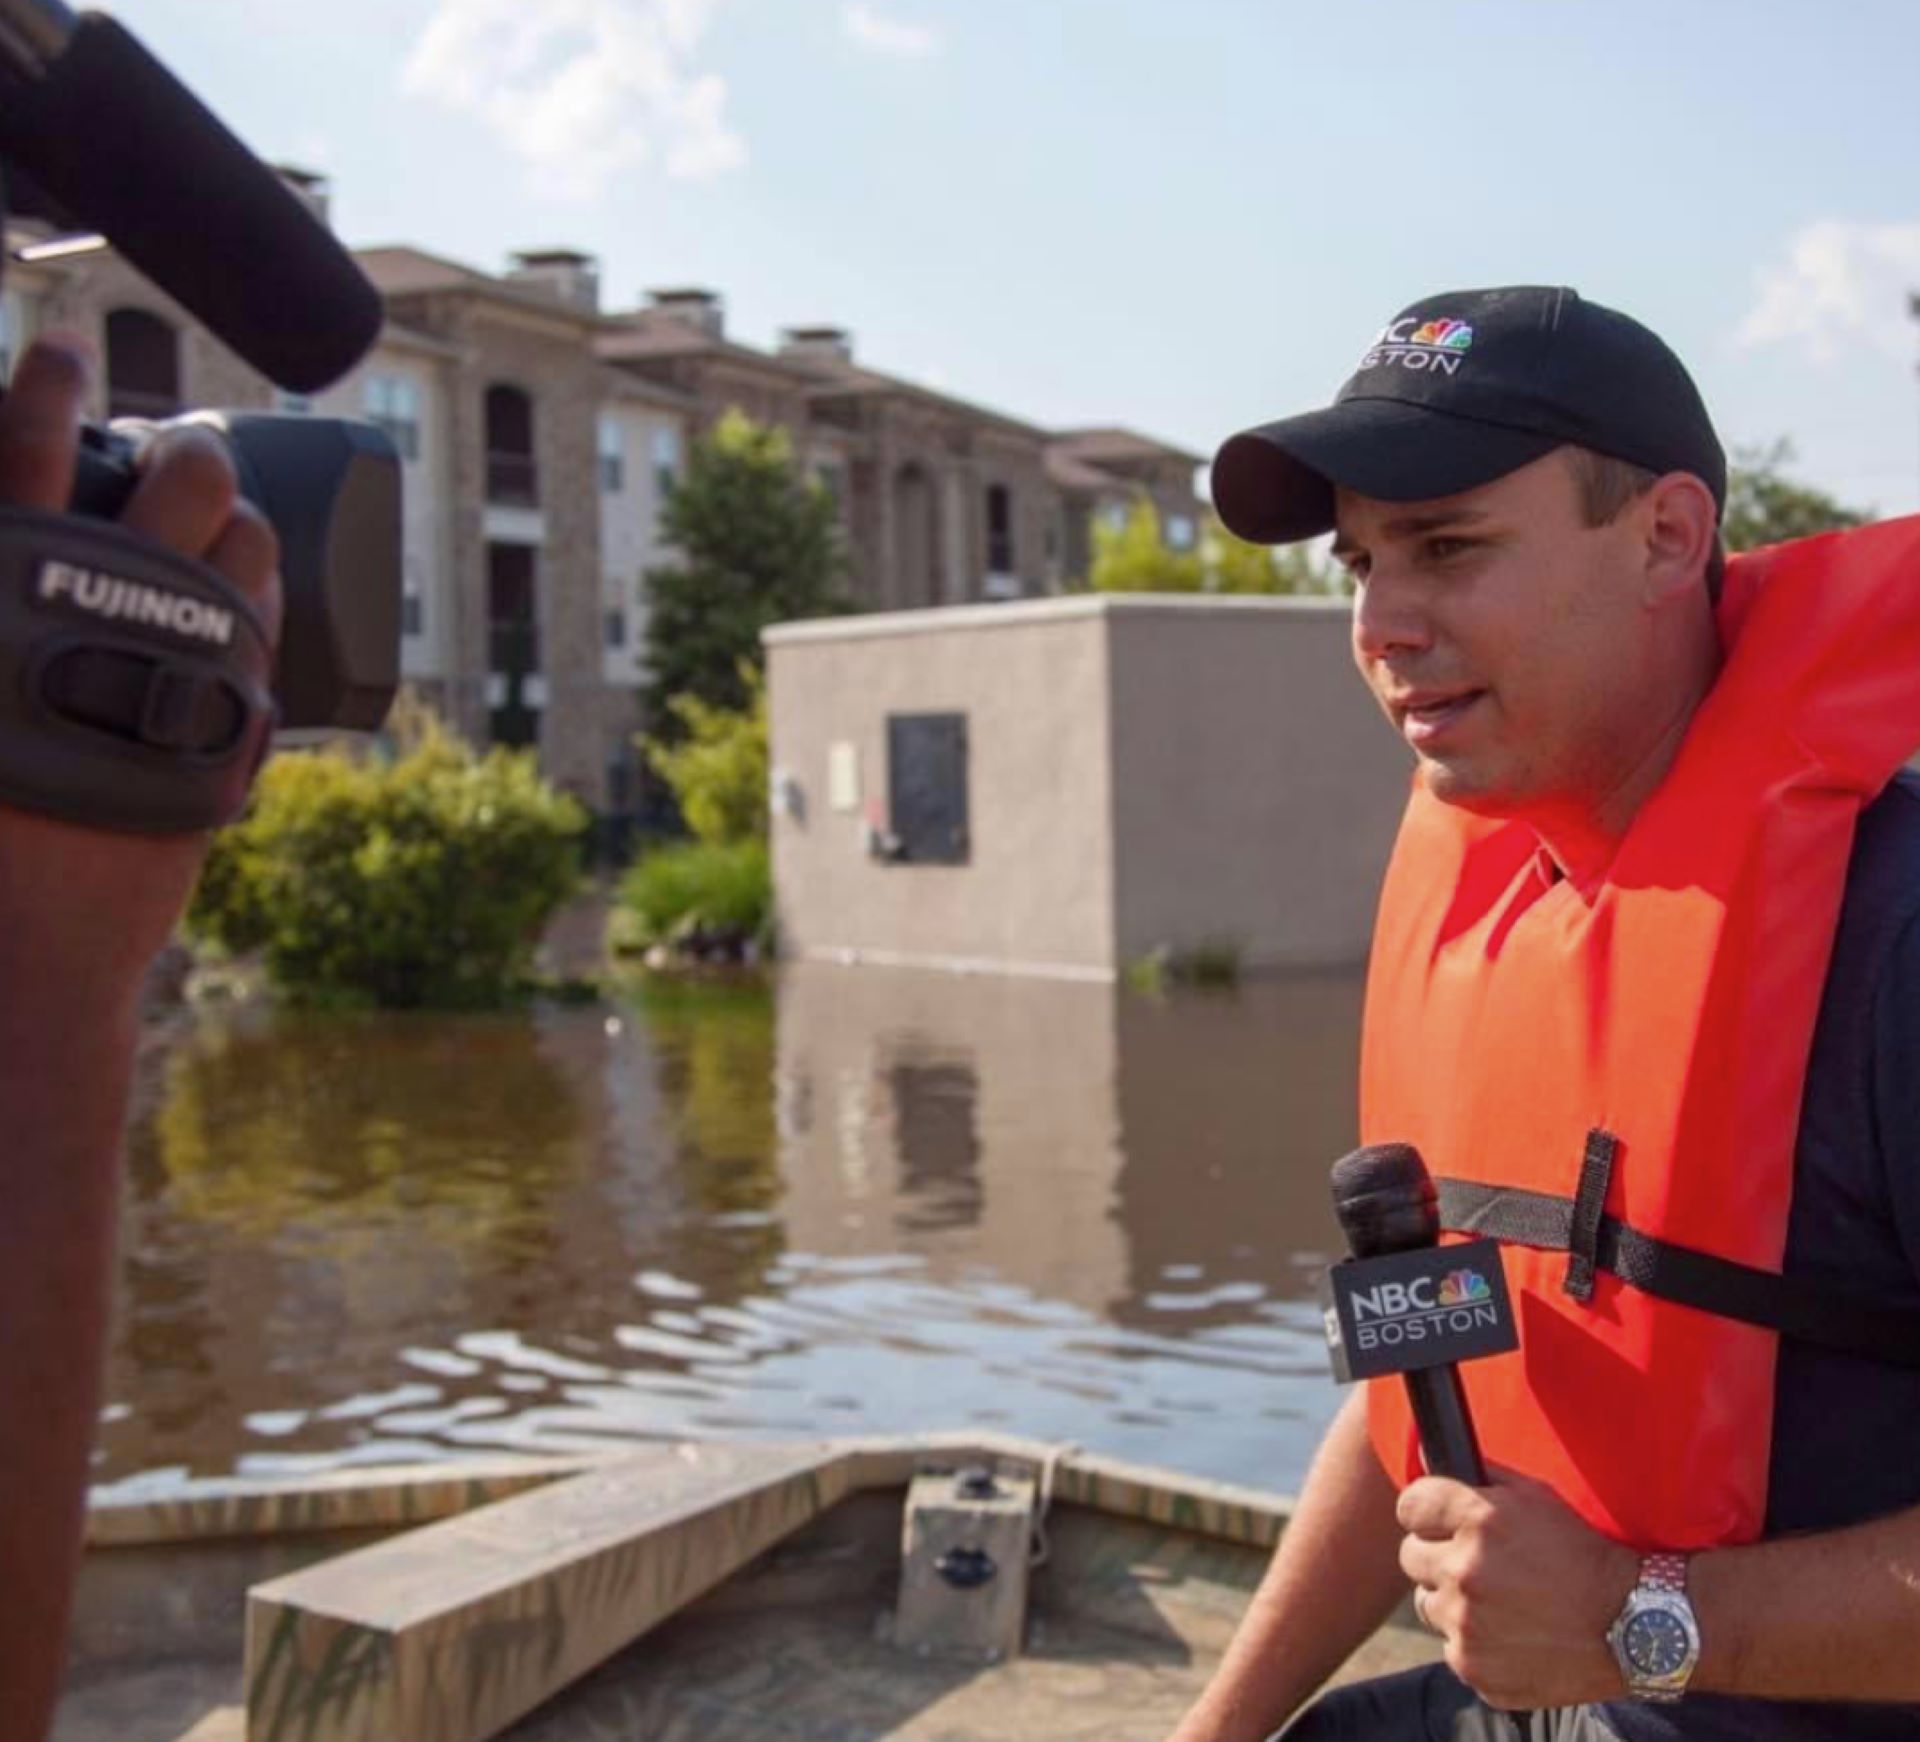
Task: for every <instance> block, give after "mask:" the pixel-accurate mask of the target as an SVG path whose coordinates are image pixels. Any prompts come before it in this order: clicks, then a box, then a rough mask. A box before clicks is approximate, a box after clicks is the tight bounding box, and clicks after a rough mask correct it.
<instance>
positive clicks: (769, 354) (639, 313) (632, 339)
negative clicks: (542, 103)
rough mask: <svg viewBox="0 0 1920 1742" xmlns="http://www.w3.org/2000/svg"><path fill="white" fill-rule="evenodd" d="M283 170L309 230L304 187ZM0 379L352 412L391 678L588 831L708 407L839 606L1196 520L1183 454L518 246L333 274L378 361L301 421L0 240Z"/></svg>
mask: <svg viewBox="0 0 1920 1742" xmlns="http://www.w3.org/2000/svg"><path fill="white" fill-rule="evenodd" d="M283 173H284V174H285V175H286V176H287V178H288V180H289V181H290V182H291V183H292V184H293V185H294V186H295V188H296V190H297V191H299V192H300V193H301V194H302V196H303V197H304V198H306V199H307V200H308V201H309V203H310V204H311V205H312V206H313V208H314V209H315V211H316V212H318V213H319V214H320V215H321V216H323V217H324V216H325V215H326V210H327V203H328V190H327V186H326V183H325V182H324V180H323V179H321V178H319V177H317V176H314V175H311V174H309V173H307V172H304V171H297V170H286V171H283ZM6 240H7V248H8V261H7V271H6V279H5V296H4V306H0V365H4V363H5V362H7V361H9V360H10V358H11V356H12V355H13V354H14V353H15V352H17V350H18V348H19V346H20V344H21V343H23V342H24V341H25V340H26V339H27V338H29V337H31V335H32V334H33V332H34V331H36V330H37V329H38V328H40V327H41V326H44V325H60V326H64V327H68V328H77V329H79V330H81V331H83V332H87V333H90V334H91V335H92V336H93V337H94V339H95V342H96V344H97V345H98V346H99V348H100V352H101V356H102V358H103V360H104V364H105V367H104V369H103V372H102V379H101V381H100V383H99V387H98V393H97V398H96V403H95V404H94V406H93V407H92V410H93V413H94V414H95V415H97V416H124V415H134V416H150V417H163V416H169V415H172V414H173V413H174V412H176V411H179V410H181V409H183V408H185V407H187V406H194V405H218V406H227V407H234V408H244V409H259V410H272V409H279V410H283V411H289V412H314V413H318V414H322V415H328V416H338V417H364V418H368V419H371V420H372V421H374V422H376V423H378V424H380V425H381V426H382V427H383V428H385V429H386V430H387V432H388V433H389V435H390V436H391V437H392V438H393V441H394V444H395V446H396V447H397V448H398V450H399V452H400V455H401V459H402V463H403V465H404V468H405V492H404V502H405V524H404V584H405V602H404V614H403V631H404V634H403V641H402V671H403V674H404V676H405V677H406V679H407V681H408V682H409V683H411V684H412V685H414V686H416V687H417V688H418V689H419V690H420V691H421V692H422V694H423V695H424V696H425V697H426V698H427V699H428V700H429V701H431V702H432V703H433V704H434V705H435V706H436V707H437V708H439V709H440V710H441V711H442V712H443V713H444V714H445V715H446V716H447V717H448V718H449V719H450V720H451V721H453V722H454V724H456V725H457V726H458V728H459V729H460V730H461V731H462V732H463V733H464V734H466V735H467V736H468V737H470V738H471V739H473V740H474V741H475V742H478V743H502V744H512V745H533V746H536V747H537V748H538V750H539V753H540V757H541V762H542V765H543V767H544V768H545V770H546V772H547V773H548V775H549V777H550V778H552V779H553V780H555V781H556V782H557V783H558V784H560V785H562V786H564V787H565V788H567V789H568V790H569V791H572V792H574V793H575V794H577V795H578V796H579V797H580V798H582V799H583V800H584V801H586V802H587V803H588V804H589V805H590V806H591V807H592V808H593V809H595V810H596V811H599V812H601V813H603V814H610V815H615V816H618V815H623V814H627V813H629V812H630V811H631V810H632V809H633V807H634V805H635V804H636V803H637V801H638V797H639V794H640V790H641V782H640V778H639V776H640V760H639V756H638V752H637V750H636V748H635V745H634V737H635V735H636V733H637V732H639V731H640V730H641V729H642V727H643V725H644V723H645V722H644V720H643V718H642V710H641V691H642V686H643V684H644V681H645V677H646V667H645V645H646V622H647V596H646V582H645V577H646V574H647V572H648V570H649V569H651V568H655V567H658V566H660V565H661V564H663V563H664V562H667V561H670V560H671V552H670V551H669V550H667V549H666V547H665V546H664V544H663V542H662V537H661V531H660V527H661V514H662V509H663V506H664V503H665V499H666V496H667V494H668V492H669V491H670V490H671V489H672V488H673V484H674V481H675V479H676V478H677V477H678V475H679V473H680V471H681V469H682V467H683V466H684V464H685V459H686V454H687V451H688V448H689V446H690V444H691V443H692V442H693V441H695V440H697V439H698V438H699V436H700V435H701V434H702V433H703V432H704V431H705V430H707V429H709V428H710V427H711V426H712V425H713V423H714V422H715V421H717V420H718V419H719V418H720V417H721V416H723V415H725V413H726V412H727V411H728V410H730V409H733V408H736V407H737V408H738V409H740V410H742V411H744V412H746V413H747V414H748V415H749V416H752V417H754V418H756V419H759V420H761V421H765V422H771V423H776V424H778V425H780V426H781V427H783V428H784V429H786V430H787V431H788V432H789V433H790V434H791V436H792V438H793V442H794V450H795V453H796V455H797V456H798V458H799V459H800V461H801V463H802V464H803V465H804V466H805V467H806V468H807V469H808V470H809V471H810V472H811V473H812V474H813V475H814V476H815V477H816V478H818V479H819V480H820V481H821V483H822V484H823V486H824V487H825V488H827V489H828V490H829V491H830V492H831V493H832V494H833V497H834V499H835V501H836V502H837V503H838V505H839V509H840V516H841V524H842V528H843V531H844V535H845V541H846V548H847V553H848V560H849V568H850V579H851V590H852V592H853V594H854V596H855V598H856V599H857V600H858V601H859V602H861V603H862V604H866V605H871V606H878V607H886V608H893V609H902V608H913V607H925V606H940V605H957V604H967V603H978V602H981V601H987V600H995V599H1014V598H1023V597H1031V596H1035V595H1040V594H1045V593H1050V592H1058V591H1061V590H1062V589H1064V588H1066V587H1069V586H1071V585H1072V584H1073V582H1074V581H1075V580H1076V579H1078V578H1079V577H1081V576H1083V575H1084V573H1085V568H1086V553H1087V550H1088V548H1089V538H1090V534H1089V532H1088V526H1089V524H1090V521H1091V517H1093V516H1094V515H1097V514H1099V513H1103V512H1106V513H1112V512H1116V511H1123V510H1124V505H1125V504H1126V503H1127V502H1128V501H1129V500H1130V499H1131V498H1132V496H1133V495H1134V494H1135V493H1137V492H1139V491H1142V490H1144V491H1146V492H1147V493H1148V494H1150V495H1152V497H1153V499H1154V500H1155V501H1156V503H1159V504H1160V505H1161V512H1162V515H1163V517H1164V519H1165V522H1166V524H1167V525H1168V527H1169V529H1170V531H1174V532H1177V531H1178V529H1179V528H1180V527H1181V526H1183V525H1184V526H1191V525H1192V524H1194V522H1195V521H1196V520H1197V516H1198V514H1199V512H1200V509H1199V505H1198V503H1197V501H1196V499H1195V497H1194V493H1193V475H1194V471H1195V467H1196V464H1197V460H1196V457H1195V456H1193V455H1190V454H1186V453H1183V452H1181V451H1180V450H1179V449H1176V448H1173V447H1170V446H1167V445H1166V444H1162V443H1157V442H1153V441H1151V440H1149V439H1148V438H1145V437H1141V436H1137V435H1132V434H1130V433H1129V432H1126V431H1116V430H1083V431H1074V432H1067V433H1065V434H1064V435H1063V434H1057V433H1055V432H1049V431H1047V430H1045V429H1042V428H1039V427H1038V426H1035V425H1033V424H1029V423H1024V422H1022V421H1020V420H1018V419H1015V418H1011V417H1008V416H1006V415H1004V414H1002V413H999V412H995V411H991V410H987V409H984V408H982V407H978V406H974V405H971V404H969V403H967V402H966V401H964V400H961V399H957V398H954V397H952V396H950V395H947V394H945V393H942V392H936V391H934V390H933V389H931V388H927V387H924V386H921V385H919V384H917V383H914V382H911V381H906V380H903V379H901V378H899V377H896V376H892V375H888V374H885V373H882V372H880V371H878V370H875V369H872V368H869V367H866V366H864V365H863V364H860V363H856V361H855V359H854V353H853V344H852V339H851V336H850V335H849V334H847V333H846V332H845V331H844V330H842V329H839V328H832V327H797V328H793V329H790V330H789V331H788V332H787V333H786V334H785V335H784V336H783V339H782V341H781V342H780V344H779V345H778V347H777V348H775V349H773V350H762V349H759V348H756V347H754V346H750V345H747V344H743V343H741V342H740V341H738V340H737V339H735V338H732V337H730V336H729V335H728V334H727V332H726V330H725V310H724V304H723V302H722V299H721V297H720V296H719V295H718V293H716V292H714V291H711V290H706V289H699V288H686V289H663V290H656V291H653V292H651V293H649V294H648V295H647V296H646V297H645V299H644V301H643V302H642V304H641V306H640V307H638V308H636V309H632V310H629V311H626V312H609V311H607V310H605V309H603V307H602V297H601V287H600V283H599V270H598V265H597V263H596V262H595V260H594V259H593V258H592V257H591V256H589V255H587V254H584V253H581V252H579V251H577V250H572V249H567V248H540V249H529V250H525V251H522V252H519V253H516V254H514V255H513V256H511V258H510V260H509V262H508V265H507V266H506V268H505V270H503V271H501V272H499V273H491V272H484V271H480V270H478V269H476V268H473V267H470V266H466V265H463V264H461V263H459V262H456V261H452V260H447V259H443V258H441V257H439V256H437V255H434V254H432V253H429V252H427V251H426V250H424V249H420V248H415V247H411V246H405V245H397V246H388V247H376V248H366V249H361V250H358V251H357V257H358V259H359V260H360V263H361V265H362V267H363V268H364V269H365V271H366V272H367V275H368V276H369V278H370V279H371V280H372V281H373V283H374V284H375V285H376V286H377V288H378V289H379V290H380V292H381V294H382V296H383V297H384V299H385V302H386V309H387V321H386V324H385V326H384V328H383V330H382V332H381V335H380V339H379V342H378V343H377V344H376V345H375V347H374V348H373V350H372V351H371V352H370V353H369V355H368V356H367V357H366V358H365V359H364V360H363V361H362V362H361V363H360V364H359V365H358V366H357V367H356V368H355V369H354V370H353V372H352V373H351V374H350V375H348V376H347V377H346V378H344V379H343V380H341V381H340V382H338V383H336V384H335V385H334V386H333V387H331V388H329V389H328V390H327V391H326V392H325V393H323V394H320V395H317V396H314V397H313V398H312V399H305V398H301V397H298V396H293V395H288V394H284V393H281V392H278V391H277V390H276V389H275V388H274V387H273V386H272V385H271V384H270V383H269V382H267V381H265V380H264V379H263V378H262V377H260V376H259V375H257V374H255V373H254V372H253V371H252V370H250V369H249V368H247V367H246V365H244V364H242V363H241V362H240V361H239V360H238V359H237V358H235V357H234V356H233V355H232V354H231V353H230V352H228V351H227V350H226V349H225V348H224V347H223V346H221V345H220V344H219V343H218V342H217V341H216V340H214V339H213V338H212V337H211V336H210V335H209V334H207V333H206V332H205V331H204V330H202V329H201V328H200V327H199V326H198V325H197V324H196V323H195V322H194V321H193V320H192V319H191V317H189V316H188V315H187V314H186V312H185V311H184V310H182V309H181V308H180V307H179V306H178V305H177V304H175V303H173V302H172V301H171V300H170V299H169V298H167V297H166V296H164V295H163V294H162V293H160V292H159V291H158V290H156V289H155V288H154V287H153V286H151V285H150V284H148V283H147V281H146V280H145V279H144V278H142V277H141V276H140V275H139V274H138V273H137V272H135V271H134V270H133V269H132V268H131V267H130V266H128V265H127V264H126V263H125V262H124V261H122V260H121V259H119V258H118V257H117V256H116V255H115V254H114V253H113V252H112V250H111V249H109V248H108V247H107V246H106V244H105V243H104V242H103V241H102V240H101V239H100V238H98V237H55V236H51V235H49V234H47V233H46V232H45V231H44V230H43V229H40V228H37V227H35V226H31V225H14V226H10V227H9V229H8V232H7V238H6Z"/></svg>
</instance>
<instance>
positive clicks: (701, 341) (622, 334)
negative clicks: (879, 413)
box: [594, 309, 814, 381]
mask: <svg viewBox="0 0 1920 1742" xmlns="http://www.w3.org/2000/svg"><path fill="white" fill-rule="evenodd" d="M594 350H595V352H596V353H597V354H598V355H599V356H600V357H601V358H603V359H604V360H605V361H606V362H609V363H644V362H647V361H649V360H651V359H653V358H657V357H701V356H709V355H711V356H718V357H726V358H728V359H730V360H732V361H734V362H738V363H747V364H751V365H753V366H755V367H757V368H760V369H764V370H766V371H767V372H768V373H769V374H774V375H782V376H785V377H786V378H787V379H788V380H791V381H811V380H812V379H814V374H813V371H812V370H811V369H807V368H804V367H802V366H801V365H800V364H798V363H795V362H793V361H791V360H789V359H788V358H785V357H776V356H775V355H773V353H772V352H770V351H760V350H756V349H755V348H754V347H753V346H751V345H743V344H741V343H740V342H739V341H738V340H736V339H729V338H727V337H725V336H724V335H716V334H714V333H710V332H708V331H707V330H706V329H705V328H704V327H701V326H696V325H695V324H694V323H693V322H692V321H686V320H681V319H680V318H679V317H678V316H677V315H670V314H663V313H661V312H660V311H658V310H656V309H641V310H639V311H638V312H637V313H633V314H627V315H622V316H619V317H617V318H616V319H615V320H614V321H612V322H611V323H609V325H608V327H607V329H606V330H605V331H603V332H602V333H601V335H600V337H599V338H598V339H597V340H595V342H594Z"/></svg>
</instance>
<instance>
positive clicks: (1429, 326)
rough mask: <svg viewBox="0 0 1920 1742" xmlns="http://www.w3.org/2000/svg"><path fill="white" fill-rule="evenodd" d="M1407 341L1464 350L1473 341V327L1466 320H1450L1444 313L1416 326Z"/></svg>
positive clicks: (1414, 343) (1442, 348) (1440, 348)
mask: <svg viewBox="0 0 1920 1742" xmlns="http://www.w3.org/2000/svg"><path fill="white" fill-rule="evenodd" d="M1407 342H1408V343H1409V344H1411V345H1432V346H1433V347H1434V348H1435V349H1436V350H1441V351H1464V350H1466V349H1467V348H1468V346H1470V345H1471V344H1472V343H1473V328H1472V327H1470V326H1468V325H1467V323H1466V322H1465V321H1456V320H1449V319H1447V318H1446V317H1445V316H1444V315H1443V316H1441V317H1440V318H1439V319H1437V320H1431V321H1428V322H1426V323H1425V324H1424V325H1423V326H1420V327H1418V328H1416V329H1415V331H1414V335H1413V337H1412V338H1411V339H1409V340H1408V341H1407Z"/></svg>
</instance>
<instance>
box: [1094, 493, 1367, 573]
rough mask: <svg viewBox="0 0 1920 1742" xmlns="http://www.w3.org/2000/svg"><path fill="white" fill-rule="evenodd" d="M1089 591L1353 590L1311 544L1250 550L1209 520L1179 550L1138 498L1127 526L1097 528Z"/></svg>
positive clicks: (1146, 502) (1147, 504) (1148, 504)
mask: <svg viewBox="0 0 1920 1742" xmlns="http://www.w3.org/2000/svg"><path fill="white" fill-rule="evenodd" d="M1087 579H1088V584H1089V585H1090V586H1091V587H1092V588H1093V590H1094V591H1095V592H1097V593H1307V594H1316V593H1321V594H1329V595H1337V594H1341V593H1344V592H1346V591H1347V583H1346V577H1345V576H1344V575H1342V574H1341V572H1340V571H1339V570H1338V569H1337V568H1335V567H1334V566H1333V565H1331V564H1330V563H1327V562H1325V561H1323V560H1322V559H1320V558H1319V557H1317V556H1315V555H1314V553H1313V552H1312V551H1311V550H1310V549H1309V548H1308V547H1307V546H1305V545H1298V544H1292V545H1264V544H1248V543H1247V542H1246V540H1245V539H1240V538H1235V537H1234V536H1233V534H1232V533H1230V532H1229V531H1228V530H1227V529H1226V528H1225V527H1224V526H1222V525H1221V524H1220V521H1219V518H1218V517H1217V516H1215V515H1212V514H1209V515H1208V516H1207V519H1206V524H1205V526H1204V527H1203V528H1202V531H1201V534H1200V541H1199V544H1198V545H1197V546H1196V547H1195V548H1194V549H1192V550H1174V549H1173V548H1172V547H1171V546H1169V545H1168V543H1167V542H1166V537H1165V535H1164V533H1163V532H1162V530H1161V526H1160V515H1159V512H1158V510H1157V509H1155V507H1154V505H1153V504H1152V502H1150V501H1149V500H1148V499H1147V498H1146V497H1145V496H1141V497H1137V498H1136V499H1135V501H1134V504H1133V506H1132V507H1131V508H1130V509H1129V510H1128V511H1127V517H1126V519H1125V521H1124V522H1122V523H1120V524H1119V525H1115V524H1114V523H1112V522H1111V521H1108V520H1104V519H1103V520H1099V521H1096V522H1095V523H1094V528H1093V568H1092V572H1091V573H1090V574H1089V575H1088V577H1087Z"/></svg>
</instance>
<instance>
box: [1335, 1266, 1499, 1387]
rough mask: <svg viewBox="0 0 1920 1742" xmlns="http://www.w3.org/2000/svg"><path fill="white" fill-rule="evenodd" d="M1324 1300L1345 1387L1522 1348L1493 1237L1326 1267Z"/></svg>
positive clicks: (1339, 1377) (1337, 1374)
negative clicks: (1358, 1381) (1383, 1376)
mask: <svg viewBox="0 0 1920 1742" xmlns="http://www.w3.org/2000/svg"><path fill="white" fill-rule="evenodd" d="M1320 1300H1321V1306H1322V1308H1323V1309H1324V1312H1325V1318H1326V1328H1327V1350H1328V1353H1329V1355H1330V1356H1331V1358H1332V1361H1333V1376H1334V1377H1335V1378H1336V1379H1337V1380H1339V1381H1340V1383H1341V1384H1343V1385H1346V1384H1350V1383H1351V1382H1352V1381H1354V1380H1356V1379H1372V1378H1375V1377H1377V1376H1378V1375H1380V1374H1383V1373H1408V1372H1412V1371H1414V1370H1415V1369H1417V1368H1422V1367H1440V1366H1445V1365H1446V1364H1447V1363H1449V1362H1453V1361H1465V1360H1471V1359H1473V1358H1474V1357H1476V1356H1480V1355H1503V1354H1505V1353H1507V1351H1509V1350H1511V1349H1517V1348H1518V1347H1519V1346H1520V1335H1519V1330H1518V1327H1517V1326H1516V1325H1515V1323H1514V1317H1513V1306H1512V1303H1511V1301H1510V1300H1509V1299H1508V1297H1507V1277H1506V1272H1505V1271H1504V1270H1502V1269H1501V1267H1500V1248H1499V1247H1498V1246H1497V1245H1496V1244H1495V1243H1494V1242H1493V1241H1491V1240H1475V1241H1471V1242H1469V1243H1468V1244H1466V1245H1462V1246H1429V1247H1426V1248H1424V1249H1416V1250H1414V1251H1411V1252H1393V1253H1389V1254H1387V1255H1386V1256H1385V1257H1380V1258H1354V1259H1348V1260H1347V1261H1345V1262H1344V1263H1340V1264H1336V1265H1334V1266H1332V1268H1331V1269H1329V1270H1328V1272H1327V1275H1326V1280H1325V1281H1324V1282H1323V1283H1322V1284H1321V1289H1320Z"/></svg>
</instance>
